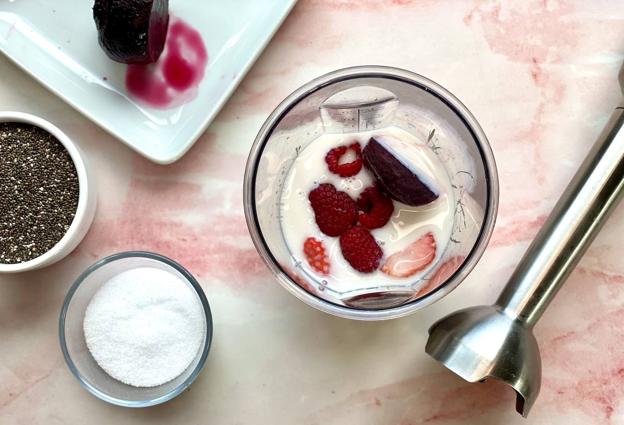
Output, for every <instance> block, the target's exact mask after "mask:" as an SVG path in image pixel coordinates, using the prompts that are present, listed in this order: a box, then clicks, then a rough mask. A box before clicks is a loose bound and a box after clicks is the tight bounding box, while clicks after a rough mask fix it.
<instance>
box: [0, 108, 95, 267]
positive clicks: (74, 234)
mask: <svg viewBox="0 0 624 425" xmlns="http://www.w3.org/2000/svg"><path fill="white" fill-rule="evenodd" d="M6 122H13V123H23V124H31V125H33V126H36V127H39V128H41V129H43V130H45V131H47V132H48V133H50V134H51V135H52V136H54V137H55V138H56V140H58V141H59V142H60V143H61V144H62V145H63V147H64V148H65V149H66V150H67V152H68V153H69V155H70V157H71V159H72V161H73V163H74V166H75V167H76V173H77V175H78V184H79V187H80V189H79V190H80V193H79V196H78V208H77V209H76V215H75V216H74V220H73V221H72V223H71V225H70V226H69V229H68V230H67V232H66V233H65V235H64V236H63V237H62V238H61V240H60V241H58V243H57V244H56V245H54V246H53V247H52V249H50V250H49V251H47V252H45V253H44V254H41V255H40V256H39V257H36V258H33V259H32V260H29V261H24V262H22V263H16V264H4V263H0V274H2V273H18V272H25V271H28V270H35V269H39V268H41V267H45V266H49V265H51V264H53V263H56V262H57V261H59V260H61V259H63V258H65V257H66V256H67V255H68V254H69V253H71V252H72V251H73V250H74V248H76V246H78V244H79V243H80V242H81V241H82V239H83V238H84V236H85V235H86V233H87V231H88V230H89V227H90V226H91V223H92V222H93V217H94V215H95V209H96V204H97V195H96V186H95V181H94V178H93V175H92V174H91V173H90V172H89V169H88V166H87V164H86V162H85V159H84V156H83V154H82V152H81V151H80V149H79V148H78V147H77V146H76V145H75V144H74V142H73V141H72V140H71V139H70V138H69V137H68V136H67V135H66V134H65V133H64V132H62V131H61V130H60V129H59V128H58V127H57V126H55V125H54V124H52V123H50V122H49V121H46V120H45V119H43V118H40V117H37V116H35V115H31V114H26V113H23V112H13V111H0V123H6Z"/></svg>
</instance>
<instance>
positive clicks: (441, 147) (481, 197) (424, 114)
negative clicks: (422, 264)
mask: <svg viewBox="0 0 624 425" xmlns="http://www.w3.org/2000/svg"><path fill="white" fill-rule="evenodd" d="M387 127H398V128H400V129H402V130H405V131H407V132H409V133H411V134H412V135H413V136H415V137H416V138H418V139H419V140H421V141H422V142H423V143H426V145H427V146H428V148H429V149H430V150H431V151H432V152H433V153H435V155H436V157H437V159H438V160H439V162H440V163H442V164H443V166H444V168H445V170H446V172H447V174H448V177H449V179H450V182H451V187H452V192H453V193H452V196H453V199H454V217H453V227H452V230H451V237H450V241H449V243H448V244H447V245H446V248H445V250H444V252H442V253H441V255H440V258H439V259H438V261H437V262H436V263H435V265H434V266H433V267H432V268H431V269H430V270H429V271H428V272H427V273H426V274H425V275H424V276H420V277H419V278H418V279H415V280H409V279H407V280H401V281H397V282H396V283H395V284H394V283H393V284H392V285H388V284H387V283H382V282H380V284H379V285H368V286H367V287H366V288H361V287H357V285H354V287H356V288H357V289H354V290H344V288H342V290H338V289H337V288H336V287H333V286H332V284H331V281H329V280H325V279H318V278H316V277H314V276H312V275H311V274H310V273H308V272H307V271H306V269H305V268H304V267H302V261H303V260H302V259H301V258H299V257H298V256H297V255H294V254H293V253H291V251H290V250H289V248H288V245H287V243H286V241H285V238H284V234H283V232H282V227H281V226H282V221H281V202H282V188H283V186H284V181H285V179H286V177H287V175H288V173H289V170H290V167H291V166H292V164H293V162H294V160H295V159H296V158H297V156H298V155H299V153H300V152H301V151H302V150H303V149H305V147H306V146H307V145H308V144H310V143H313V142H314V140H315V139H317V138H318V137H319V136H320V135H321V134H324V133H339V134H343V133H358V132H364V131H367V132H368V131H371V130H374V131H377V130H379V131H383V129H384V128H387ZM244 185H245V194H244V201H245V216H246V219H247V225H248V227H249V231H250V234H251V237H252V239H253V242H254V244H255V246H256V248H257V249H258V252H259V253H260V255H261V257H262V259H263V260H264V262H265V263H266V264H267V265H268V267H269V268H270V269H271V271H272V272H273V273H274V274H275V276H276V278H277V280H278V281H279V282H280V283H281V284H282V285H283V286H284V287H285V288H286V289H287V290H289V291H290V292H291V293H292V294H294V295H295V296H296V297H298V298H299V299H301V300H302V301H304V302H306V303H307V304H309V305H311V306H313V307H315V308H318V309H319V310H322V311H325V312H327V313H330V314H334V315H337V316H341V317H347V318H352V319H362V320H379V319H388V318H394V317H399V316H403V315H406V314H409V313H411V312H413V311H415V310H418V309H420V308H422V307H424V306H426V305H429V304H431V303H432V302H434V301H436V300H438V299H440V298H441V297H443V296H444V295H446V294H448V293H449V292H450V291H451V290H453V289H454V288H455V287H456V286H457V285H459V283H460V282H461V281H462V280H463V279H464V278H465V277H466V276H467V275H468V273H469V272H470V271H471V270H472V269H473V267H474V266H475V264H476V262H477V261H478V260H479V258H480V257H481V255H482V254H483V252H484V250H485V247H486V245H487V242H488V240H489V238H490V235H491V233H492V230H493V228H494V222H495V217H496V212H497V207H498V178H497V173H496V165H495V163H494V158H493V155H492V151H491V149H490V146H489V144H488V141H487V139H486V137H485V134H484V133H483V130H482V129H481V127H480V126H479V124H478V123H477V121H476V120H475V118H474V117H473V116H472V114H470V112H469V111H468V109H467V108H466V107H465V106H464V105H463V104H462V103H461V102H460V101H459V100H458V99H457V98H456V97H455V96H453V95H452V94H451V93H450V92H448V91H447V90H446V89H444V88H443V87H441V86H440V85H438V84H436V83H435V82H433V81H431V80H428V79H427V78H425V77H422V76H420V75H418V74H414V73H412V72H409V71H405V70H401V69H396V68H389V67H379V66H365V67H354V68H347V69H343V70H339V71H335V72H332V73H330V74H327V75H324V76H322V77H320V78H317V79H315V80H313V81H311V82H309V83H308V84H306V85H305V86H303V87H301V88H300V89H298V90H297V91H295V92H294V93H292V94H291V95H290V96H289V97H288V98H287V99H285V100H284V101H283V102H282V103H281V104H280V105H279V106H278V107H277V108H276V109H275V111H273V113H272V114H271V115H270V116H269V118H268V119H267V120H266V122H265V123H264V125H263V126H262V128H261V129H260V132H259V133H258V136H257V137H256V140H255V142H254V145H253V147H252V149H251V152H250V155H249V159H248V163H247V168H246V171H245V183H244Z"/></svg>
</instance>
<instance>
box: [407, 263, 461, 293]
mask: <svg viewBox="0 0 624 425" xmlns="http://www.w3.org/2000/svg"><path fill="white" fill-rule="evenodd" d="M464 259H465V257H462V256H457V257H452V258H451V259H449V260H447V261H445V262H444V263H442V264H441V265H440V267H438V268H437V270H436V271H435V272H434V273H433V275H432V276H431V279H429V282H427V284H426V285H425V286H423V287H422V288H420V290H419V291H418V292H417V293H416V296H417V297H422V296H424V295H427V294H428V293H429V292H431V291H433V290H434V289H436V288H437V287H438V286H440V285H441V284H442V283H444V282H446V280H447V279H448V278H449V277H451V276H452V275H453V273H455V272H456V271H457V269H459V267H460V266H461V265H462V264H463V263H464Z"/></svg>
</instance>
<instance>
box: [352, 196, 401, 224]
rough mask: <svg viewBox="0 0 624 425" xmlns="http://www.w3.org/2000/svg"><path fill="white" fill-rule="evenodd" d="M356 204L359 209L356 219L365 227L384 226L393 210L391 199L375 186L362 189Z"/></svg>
mask: <svg viewBox="0 0 624 425" xmlns="http://www.w3.org/2000/svg"><path fill="white" fill-rule="evenodd" d="M357 206H358V209H359V210H360V215H359V216H358V221H359V222H360V224H361V225H362V226H364V227H366V228H367V229H378V228H380V227H383V226H385V225H386V223H387V222H388V221H389V220H390V217H392V213H393V212H394V204H393V203H392V199H390V198H389V197H387V196H386V195H385V194H384V193H382V192H381V191H380V190H379V188H378V187H377V186H371V187H368V188H366V189H364V191H363V192H362V193H361V194H360V197H359V198H358V200H357Z"/></svg>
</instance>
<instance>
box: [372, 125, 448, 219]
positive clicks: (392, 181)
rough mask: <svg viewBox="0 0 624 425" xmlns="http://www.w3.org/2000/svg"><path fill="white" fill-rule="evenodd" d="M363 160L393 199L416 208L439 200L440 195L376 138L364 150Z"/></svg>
mask: <svg viewBox="0 0 624 425" xmlns="http://www.w3.org/2000/svg"><path fill="white" fill-rule="evenodd" d="M362 158H363V159H364V164H365V165H366V167H368V169H369V170H371V171H372V172H373V174H375V176H376V177H377V179H379V183H380V184H381V186H382V187H383V188H384V189H385V190H386V192H388V194H389V195H390V197H391V198H392V199H394V200H396V201H399V202H402V203H404V204H406V205H411V206H414V207H417V206H419V205H425V204H428V203H430V202H433V201H435V200H436V199H438V194H436V193H435V192H434V191H433V190H431V189H430V188H429V187H428V186H427V185H426V184H425V183H423V181H422V180H421V179H420V178H419V177H418V176H417V175H416V173H415V172H414V171H412V170H411V169H410V168H409V167H407V166H406V165H405V164H404V163H403V162H401V160H400V159H399V158H397V157H396V156H395V154H394V153H392V152H391V151H390V150H388V149H386V147H384V146H383V144H382V143H380V142H379V141H377V140H376V139H375V138H374V137H372V138H371V139H370V140H369V142H368V144H367V145H366V147H365V148H364V149H363V150H362Z"/></svg>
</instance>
